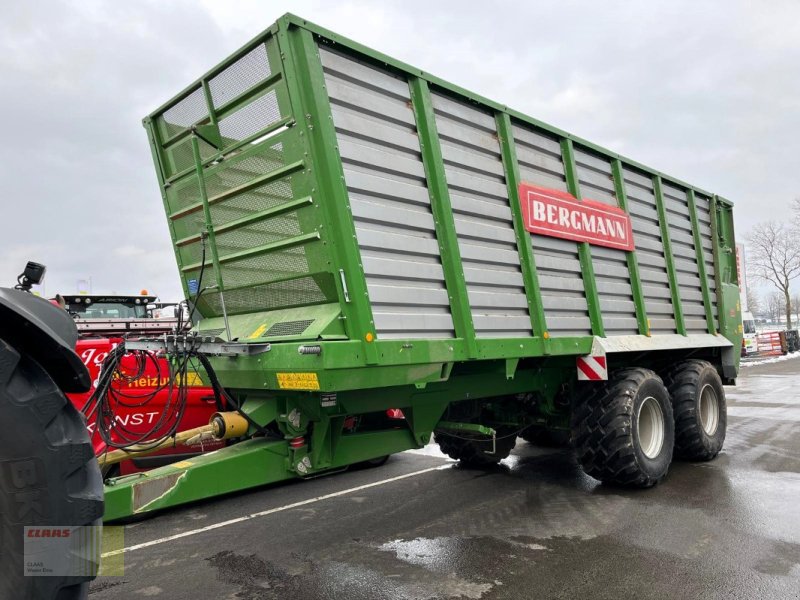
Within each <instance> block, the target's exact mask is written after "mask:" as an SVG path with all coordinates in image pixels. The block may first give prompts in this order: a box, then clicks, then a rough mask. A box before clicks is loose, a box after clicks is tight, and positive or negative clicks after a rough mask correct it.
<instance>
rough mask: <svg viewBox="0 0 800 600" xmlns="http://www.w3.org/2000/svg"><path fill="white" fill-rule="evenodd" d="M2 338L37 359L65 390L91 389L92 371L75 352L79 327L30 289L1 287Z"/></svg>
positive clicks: (69, 391)
mask: <svg viewBox="0 0 800 600" xmlns="http://www.w3.org/2000/svg"><path fill="white" fill-rule="evenodd" d="M0 337H2V338H3V339H4V340H5V341H6V342H7V343H8V344H10V345H11V346H12V347H14V348H15V349H16V350H17V352H19V353H20V354H27V355H29V356H30V357H31V358H33V359H34V360H35V361H36V362H38V363H39V364H40V365H41V366H42V368H43V369H45V370H46V371H47V373H48V375H50V377H52V378H53V380H54V381H55V382H56V384H57V385H58V387H59V388H61V390H62V391H64V392H65V393H72V392H85V391H88V390H89V388H90V386H91V378H90V377H89V371H88V370H87V368H86V365H84V364H83V361H82V360H81V359H80V357H79V356H78V355H77V354H76V353H75V343H76V342H77V341H78V330H77V328H76V327H75V322H74V321H73V320H72V317H70V316H69V313H67V311H65V310H64V309H62V308H60V307H58V306H55V305H54V304H52V303H51V302H49V301H48V300H45V299H43V298H39V297H38V296H34V295H33V294H29V293H27V292H22V291H20V290H13V289H10V288H0Z"/></svg>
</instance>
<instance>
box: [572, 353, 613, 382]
mask: <svg viewBox="0 0 800 600" xmlns="http://www.w3.org/2000/svg"><path fill="white" fill-rule="evenodd" d="M577 363H578V381H607V380H608V366H607V363H606V357H605V356H579V357H578V359H577Z"/></svg>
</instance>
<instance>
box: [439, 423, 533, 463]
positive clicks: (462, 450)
mask: <svg viewBox="0 0 800 600" xmlns="http://www.w3.org/2000/svg"><path fill="white" fill-rule="evenodd" d="M510 433H513V431H502V430H501V431H498V432H497V440H496V446H495V452H494V454H489V452H491V451H492V440H491V438H489V439H487V438H486V437H484V436H481V437H480V438H476V439H466V438H467V435H465V434H463V433H459V434H456V435H458V437H454V436H453V435H450V434H449V433H448V432H446V431H437V432H436V433H435V437H434V439H435V440H436V443H437V444H439V449H440V450H441V451H442V452H444V453H445V454H447V456H449V457H450V458H453V459H455V460H458V461H460V462H461V464H462V465H464V466H465V467H469V468H475V469H480V468H485V467H490V466H492V465H496V464H497V463H499V462H500V461H501V460H503V459H504V458H507V457H508V455H509V454H511V451H512V450H513V449H514V446H516V445H517V436H516V435H509V434H510Z"/></svg>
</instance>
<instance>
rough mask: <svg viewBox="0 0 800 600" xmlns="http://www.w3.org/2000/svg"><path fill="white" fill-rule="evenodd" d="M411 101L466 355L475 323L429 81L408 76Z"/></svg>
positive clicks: (472, 343)
mask: <svg viewBox="0 0 800 600" xmlns="http://www.w3.org/2000/svg"><path fill="white" fill-rule="evenodd" d="M409 87H410V91H411V104H412V109H413V111H414V118H415V119H416V123H417V132H418V136H419V144H420V149H421V151H422V164H423V166H424V168H425V177H426V179H427V181H428V194H429V197H430V200H431V210H432V212H433V221H434V225H435V227H436V240H437V242H438V243H439V254H440V256H441V260H442V268H443V270H444V278H445V283H446V285H447V295H448V297H449V299H450V312H451V314H452V316H453V325H454V327H455V331H456V337H459V338H462V339H463V340H464V341H465V343H466V345H467V355H468V356H469V357H470V358H473V357H475V356H476V355H477V345H476V342H475V326H474V324H473V322H472V311H471V309H470V305H469V293H468V292H467V283H466V280H465V278H464V267H463V264H462V262H461V252H460V250H459V248H458V234H457V233H456V223H455V218H454V216H453V208H452V206H451V204H450V191H449V189H448V187H447V177H446V175H445V170H444V160H443V159H442V148H441V145H440V144H439V134H438V132H437V130H436V117H435V115H434V112H433V101H432V99H431V93H430V90H429V89H428V84H427V82H426V81H425V80H424V79H420V78H418V77H411V78H409Z"/></svg>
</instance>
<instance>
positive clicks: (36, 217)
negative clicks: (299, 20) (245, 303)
mask: <svg viewBox="0 0 800 600" xmlns="http://www.w3.org/2000/svg"><path fill="white" fill-rule="evenodd" d="M71 4H72V6H70V5H69V4H68V3H66V2H64V3H61V2H40V1H27V2H7V3H5V4H4V6H3V12H2V17H1V18H0V82H2V83H1V84H0V85H2V93H0V109H2V139H3V143H2V146H1V147H0V285H11V284H12V283H13V282H14V280H15V278H16V275H17V274H18V273H19V272H20V271H21V269H22V267H23V266H24V263H25V261H26V260H28V259H32V260H36V261H39V262H43V263H45V264H46V265H47V267H48V274H47V280H46V292H47V294H48V295H52V294H54V293H56V292H74V291H75V288H76V282H77V280H79V279H88V278H90V277H91V279H92V287H93V291H95V292H111V291H115V292H118V293H130V292H138V291H139V290H140V289H142V288H147V289H148V290H149V291H151V292H155V293H158V294H160V295H161V297H162V298H163V299H165V300H173V299H177V298H178V297H179V296H180V294H181V292H180V285H179V282H178V276H177V268H176V266H175V260H174V255H173V253H172V249H171V245H170V242H169V234H168V231H167V226H166V220H165V217H164V213H163V207H162V204H161V197H160V194H159V191H158V186H157V183H156V178H155V174H154V170H153V167H152V164H151V160H150V151H149V149H148V146H147V140H146V137H145V133H144V130H143V129H142V126H141V118H142V117H143V116H144V115H145V114H147V113H149V112H150V111H151V110H153V109H154V108H156V107H157V106H159V105H160V104H161V103H162V102H164V101H165V100H167V99H168V98H170V97H172V96H173V95H174V94H175V93H176V92H178V91H180V90H181V89H183V88H184V87H185V86H186V85H187V84H188V83H189V82H190V81H192V80H193V79H196V78H197V77H198V76H199V75H201V74H202V73H203V72H205V71H206V70H207V69H208V68H210V67H212V66H213V65H215V64H216V63H218V62H219V61H220V59H222V58H223V57H224V56H227V55H228V54H230V53H231V52H233V51H234V50H236V49H237V48H238V47H240V46H241V45H242V44H244V43H245V42H246V41H247V40H249V39H250V38H251V37H253V36H255V35H256V34H257V33H258V32H260V31H261V30H263V29H266V28H267V27H268V26H269V25H270V24H272V23H273V22H274V21H275V20H276V19H277V18H278V17H279V16H281V15H282V14H283V13H284V12H287V11H289V10H290V11H291V12H294V13H295V14H298V15H300V16H302V17H304V18H306V19H308V20H311V21H314V22H316V23H319V24H320V25H323V26H326V27H328V28H330V29H332V30H334V31H336V32H338V33H341V34H343V35H346V36H348V37H351V38H353V39H355V40H357V41H359V42H362V43H364V44H366V45H368V46H371V47H373V48H375V49H378V50H381V51H383V52H384V53H386V54H389V55H391V56H394V57H397V58H399V59H402V60H404V61H406V62H409V63H411V64H413V65H415V66H418V67H420V68H422V69H425V70H427V71H429V72H431V73H433V74H436V75H439V76H441V77H443V78H444V79H447V80H449V81H452V82H454V83H456V84H459V85H461V86H462V87H465V88H467V89H470V90H473V91H475V92H478V93H480V94H483V95H485V96H488V97H490V98H492V99H494V100H497V101H498V102H501V103H503V104H506V105H508V106H511V107H513V108H516V109H518V110H520V111H522V112H525V113H527V114H530V115H532V116H534V117H536V118H538V119H540V120H542V121H545V122H548V123H551V124H553V125H556V126H559V127H561V128H563V129H566V130H567V131H570V132H572V133H575V134H577V135H580V136H581V137H584V138H587V139H589V140H591V141H593V142H596V143H599V144H601V145H604V146H606V147H608V148H610V149H612V150H614V151H617V152H620V153H623V154H625V155H627V156H630V157H631V158H634V159H636V160H638V161H639V162H642V163H645V164H647V165H650V166H652V167H654V168H656V169H659V170H661V171H663V172H666V173H669V174H671V175H674V176H676V177H678V178H680V179H683V180H685V181H688V182H691V183H693V184H695V185H698V186H700V187H702V188H704V189H707V190H710V191H712V192H715V193H718V194H720V195H723V196H725V197H727V198H729V199H731V200H733V201H734V202H735V203H736V226H737V234H738V236H739V238H740V239H743V238H744V234H745V233H746V232H747V230H748V229H749V228H750V227H751V226H752V225H753V224H754V223H756V222H758V221H760V220H764V219H768V218H773V219H785V218H788V205H789V202H790V201H791V199H792V198H794V197H797V196H800V186H798V179H799V178H800V158H799V157H800V2H797V1H777V0H768V1H762V2H755V1H754V2H736V1H730V0H720V1H718V2H698V1H696V0H695V1H689V2H683V1H677V0H670V1H666V2H656V1H653V0H651V1H648V2H613V1H609V0H605V1H604V2H596V1H585V2H568V1H564V0H556V1H546V0H539V1H536V2H505V3H503V2H492V3H489V2H485V1H472V0H461V1H458V2H444V1H431V0H428V1H425V2H417V1H414V0H402V1H398V2H383V3H380V2H335V1H327V2H324V1H323V2H310V1H299V2H277V1H268V0H259V1H255V0H254V1H251V2H237V1H235V0H229V1H225V2H220V1H215V0H208V1H205V2H189V1H164V0H162V1H153V2H145V1H139V0H128V1H125V2H118V1H111V0H109V1H108V2H100V1H87V0H81V2H73V3H71Z"/></svg>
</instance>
